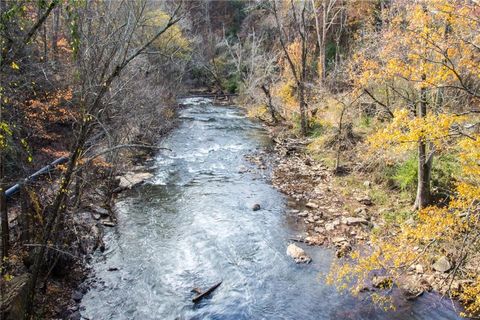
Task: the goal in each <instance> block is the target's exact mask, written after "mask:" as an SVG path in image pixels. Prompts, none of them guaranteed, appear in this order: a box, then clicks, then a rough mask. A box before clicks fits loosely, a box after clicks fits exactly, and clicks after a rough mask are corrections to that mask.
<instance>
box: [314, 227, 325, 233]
mask: <svg viewBox="0 0 480 320" xmlns="http://www.w3.org/2000/svg"><path fill="white" fill-rule="evenodd" d="M313 231H315V232H317V233H324V232H325V228H322V227H315V228H314V229H313Z"/></svg>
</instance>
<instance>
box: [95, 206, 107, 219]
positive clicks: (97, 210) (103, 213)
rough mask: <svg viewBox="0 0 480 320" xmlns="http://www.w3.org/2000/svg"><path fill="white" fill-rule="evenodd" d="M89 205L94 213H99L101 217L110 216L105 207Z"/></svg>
mask: <svg viewBox="0 0 480 320" xmlns="http://www.w3.org/2000/svg"><path fill="white" fill-rule="evenodd" d="M91 207H92V210H93V211H94V212H95V213H97V214H99V215H100V216H101V217H102V218H106V217H109V216H110V212H109V211H108V210H107V209H105V208H102V207H99V206H91Z"/></svg>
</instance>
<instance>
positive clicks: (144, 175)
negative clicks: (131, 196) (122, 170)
mask: <svg viewBox="0 0 480 320" xmlns="http://www.w3.org/2000/svg"><path fill="white" fill-rule="evenodd" d="M152 177H153V174H151V173H149V172H139V173H135V172H127V173H126V174H124V175H123V176H118V177H117V180H118V187H119V188H120V189H131V188H133V187H135V186H137V185H139V184H141V183H143V182H145V181H146V180H148V179H151V178H152Z"/></svg>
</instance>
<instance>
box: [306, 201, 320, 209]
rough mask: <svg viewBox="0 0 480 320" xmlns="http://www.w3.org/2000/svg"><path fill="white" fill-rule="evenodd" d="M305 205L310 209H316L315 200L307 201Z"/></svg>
mask: <svg viewBox="0 0 480 320" xmlns="http://www.w3.org/2000/svg"><path fill="white" fill-rule="evenodd" d="M305 207H307V208H310V209H318V204H316V203H315V202H307V204H306V205H305Z"/></svg>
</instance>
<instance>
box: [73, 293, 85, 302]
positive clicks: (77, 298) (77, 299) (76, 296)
mask: <svg viewBox="0 0 480 320" xmlns="http://www.w3.org/2000/svg"><path fill="white" fill-rule="evenodd" d="M82 298H83V294H82V293H81V292H80V291H75V292H74V293H73V294H72V299H73V300H74V301H75V302H80V301H81V300H82Z"/></svg>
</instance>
